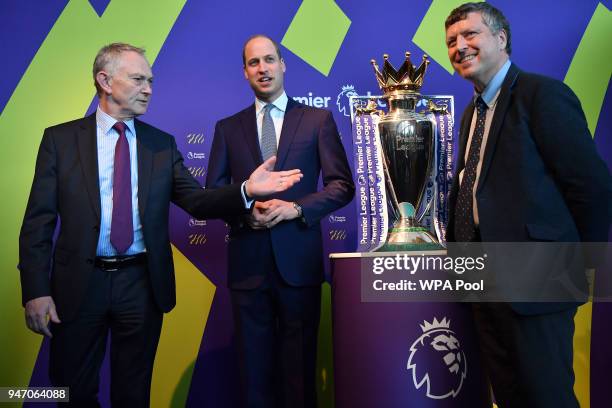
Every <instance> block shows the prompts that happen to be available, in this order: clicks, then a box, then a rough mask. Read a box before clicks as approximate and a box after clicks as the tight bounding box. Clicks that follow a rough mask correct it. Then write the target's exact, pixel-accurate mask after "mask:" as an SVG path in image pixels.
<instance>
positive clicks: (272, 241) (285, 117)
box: [206, 35, 354, 407]
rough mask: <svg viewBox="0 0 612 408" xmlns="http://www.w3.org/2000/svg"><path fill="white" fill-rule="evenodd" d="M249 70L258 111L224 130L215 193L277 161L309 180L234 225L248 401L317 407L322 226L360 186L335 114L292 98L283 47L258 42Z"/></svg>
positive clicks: (247, 53)
mask: <svg viewBox="0 0 612 408" xmlns="http://www.w3.org/2000/svg"><path fill="white" fill-rule="evenodd" d="M243 63H244V75H245V78H246V79H247V80H248V81H249V84H250V86H251V88H252V89H253V92H254V93H255V97H256V99H255V103H254V104H253V105H250V106H249V107H247V108H246V109H244V110H242V111H240V112H238V113H237V114H235V115H233V116H230V117H229V118H226V119H223V120H221V121H219V122H218V123H217V125H216V128H215V137H214V141H213V146H212V150H211V155H210V163H209V167H208V176H207V179H206V185H207V187H209V188H217V187H221V186H224V185H227V184H230V183H231V182H232V181H233V180H242V179H243V177H244V175H248V174H250V173H251V172H252V171H253V169H255V168H256V167H257V166H258V165H259V164H260V163H262V161H263V160H265V159H266V158H267V157H268V156H269V155H272V154H277V162H276V167H275V168H276V169H285V168H289V167H299V168H300V169H301V170H302V173H303V174H304V178H303V179H302V180H301V182H300V183H299V186H297V187H295V188H294V189H293V190H292V191H291V192H288V193H283V194H275V195H271V196H269V197H266V199H264V200H261V201H257V202H256V203H255V209H254V211H253V213H252V214H251V215H247V216H240V217H234V218H231V219H228V223H229V224H230V226H231V232H230V240H229V265H228V268H229V277H228V278H229V279H228V281H229V287H230V289H231V297H232V305H233V309H234V317H235V318H234V320H235V326H236V331H237V337H238V347H239V356H240V365H241V373H242V379H243V385H244V387H245V394H244V395H245V399H246V402H247V404H248V406H249V407H274V406H291V407H300V406H307V407H314V406H315V405H316V392H315V391H316V390H315V368H316V366H315V359H316V344H317V332H318V325H319V314H320V301H321V283H322V282H323V279H324V271H323V257H322V252H323V251H322V242H321V228H320V225H319V220H320V219H321V218H322V217H324V216H325V215H326V214H328V213H330V212H332V211H334V210H337V209H338V208H340V207H342V206H344V205H346V204H347V203H348V202H349V201H350V200H351V199H352V197H353V193H354V185H353V182H352V176H351V172H350V169H349V166H348V163H347V159H346V154H345V152H344V149H343V147H342V143H341V141H340V137H339V135H338V130H337V128H336V124H335V123H334V120H333V118H332V115H331V113H330V112H329V111H326V110H322V109H316V108H311V107H308V106H305V105H302V104H299V103H297V102H295V101H293V100H292V99H291V98H288V97H287V94H286V93H285V90H284V86H283V76H284V73H285V68H286V67H285V62H284V60H283V59H282V58H281V55H280V50H279V47H278V44H276V43H275V42H274V41H273V40H272V39H270V38H269V37H266V36H263V35H256V36H253V37H251V38H249V39H248V41H247V42H246V43H245V45H244V49H243ZM319 175H322V180H323V188H322V189H320V190H319V189H318V188H317V185H318V180H319ZM275 375H277V378H275ZM275 384H278V385H279V386H278V387H276V389H275Z"/></svg>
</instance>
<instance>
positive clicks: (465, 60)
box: [458, 54, 476, 64]
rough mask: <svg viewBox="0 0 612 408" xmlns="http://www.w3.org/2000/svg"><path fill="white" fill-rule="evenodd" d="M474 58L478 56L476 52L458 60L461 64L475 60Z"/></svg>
mask: <svg viewBox="0 0 612 408" xmlns="http://www.w3.org/2000/svg"><path fill="white" fill-rule="evenodd" d="M474 58H476V55H475V54H470V55H464V56H463V57H461V58H459V61H458V62H459V63H460V64H462V63H464V62H467V61H471V60H473V59H474Z"/></svg>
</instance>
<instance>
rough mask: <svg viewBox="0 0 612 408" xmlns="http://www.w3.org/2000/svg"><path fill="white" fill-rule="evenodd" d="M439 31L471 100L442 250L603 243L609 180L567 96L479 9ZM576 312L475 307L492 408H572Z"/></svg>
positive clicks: (554, 306) (502, 24) (495, 16)
mask: <svg viewBox="0 0 612 408" xmlns="http://www.w3.org/2000/svg"><path fill="white" fill-rule="evenodd" d="M445 26H446V45H447V47H448V55H449V58H450V61H451V63H452V65H453V67H454V69H455V71H456V72H457V73H458V74H459V75H460V76H461V77H463V78H465V79H467V80H468V81H470V82H471V83H472V84H473V85H474V91H475V94H474V101H473V103H470V105H469V106H468V107H467V109H466V110H465V112H464V114H463V117H462V119H461V127H460V136H459V143H460V146H459V161H458V172H457V175H456V177H455V180H454V184H453V189H452V194H451V197H450V198H449V201H450V207H449V208H450V214H449V226H448V231H447V239H448V241H451V242H452V241H458V242H537V241H552V242H605V241H607V239H608V229H609V226H610V202H611V201H610V197H611V196H612V187H611V186H612V181H611V179H610V175H609V172H608V169H607V167H606V165H605V163H604V162H603V161H602V160H601V158H600V157H599V155H598V154H597V151H596V149H595V145H594V143H593V140H592V137H591V135H590V133H589V130H588V127H587V123H586V120H585V117H584V113H583V111H582V108H581V106H580V102H579V101H578V99H577V98H576V96H575V95H574V93H573V92H572V91H571V90H570V89H569V88H568V87H567V86H566V85H564V84H563V83H562V82H559V81H557V80H554V79H551V78H547V77H544V76H540V75H535V74H530V73H526V72H523V71H521V70H520V69H519V68H518V67H517V66H516V65H514V64H513V63H511V62H510V59H509V56H510V53H511V36H510V26H509V24H508V21H507V20H506V18H505V17H504V15H503V14H502V13H501V12H500V11H499V10H497V9H496V8H494V7H493V6H491V5H489V4H488V3H466V4H464V5H462V6H460V7H458V8H456V9H455V10H453V11H452V12H451V14H450V15H449V17H448V18H447V20H446V24H445ZM525 269H526V268H525ZM544 269H545V270H544V271H541V270H540V271H536V270H533V268H531V269H527V270H525V271H521V272H523V273H524V274H525V275H527V274H529V276H530V281H529V282H527V283H528V284H529V286H531V287H541V285H544V284H546V283H547V282H550V281H551V280H552V278H553V277H554V275H555V271H554V269H555V268H554V267H550V265H549V267H548V268H544ZM517 272H519V271H517ZM532 272H533V274H531V273H532ZM542 272H543V273H542ZM573 278H574V279H575V281H576V282H580V281H582V283H584V282H585V277H584V276H580V277H578V276H574V277H573ZM580 286H584V285H580ZM525 289H526V288H525ZM576 306H577V304H576V303H571V302H569V303H544V302H540V303H509V304H508V303H481V304H473V305H472V309H473V314H474V319H475V323H476V327H477V330H478V334H479V341H480V344H481V350H482V353H483V357H484V362H485V368H486V371H487V373H488V375H489V378H490V380H491V385H492V387H493V392H494V395H495V399H496V400H497V403H498V406H500V408H501V407H504V408H505V407H577V406H578V402H577V400H576V397H575V395H574V392H573V385H574V373H573V369H572V367H573V361H572V354H573V349H572V347H573V343H572V339H573V333H574V325H573V318H574V315H575V313H576Z"/></svg>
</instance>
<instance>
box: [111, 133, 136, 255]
mask: <svg viewBox="0 0 612 408" xmlns="http://www.w3.org/2000/svg"><path fill="white" fill-rule="evenodd" d="M125 128H126V125H125V123H123V122H117V123H115V124H114V125H113V129H115V130H116V131H117V133H119V139H118V140H117V144H116V145H115V162H114V170H113V215H112V220H111V233H110V241H111V244H112V245H113V246H114V247H115V249H116V250H117V252H118V253H119V254H122V253H124V252H125V251H127V249H128V248H129V247H130V245H132V242H133V241H134V226H133V223H132V176H131V172H130V146H129V145H128V141H127V137H125Z"/></svg>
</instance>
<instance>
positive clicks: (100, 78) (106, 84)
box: [96, 71, 112, 94]
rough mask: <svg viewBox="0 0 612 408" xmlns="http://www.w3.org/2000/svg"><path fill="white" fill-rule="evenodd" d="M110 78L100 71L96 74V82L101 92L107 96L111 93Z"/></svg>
mask: <svg viewBox="0 0 612 408" xmlns="http://www.w3.org/2000/svg"><path fill="white" fill-rule="evenodd" d="M111 79H112V78H111V76H110V75H109V73H108V72H106V71H100V72H98V73H97V74H96V82H97V83H98V85H99V86H100V88H102V90H103V91H104V92H106V93H108V94H111V93H112V88H111V84H110V83H111Z"/></svg>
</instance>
